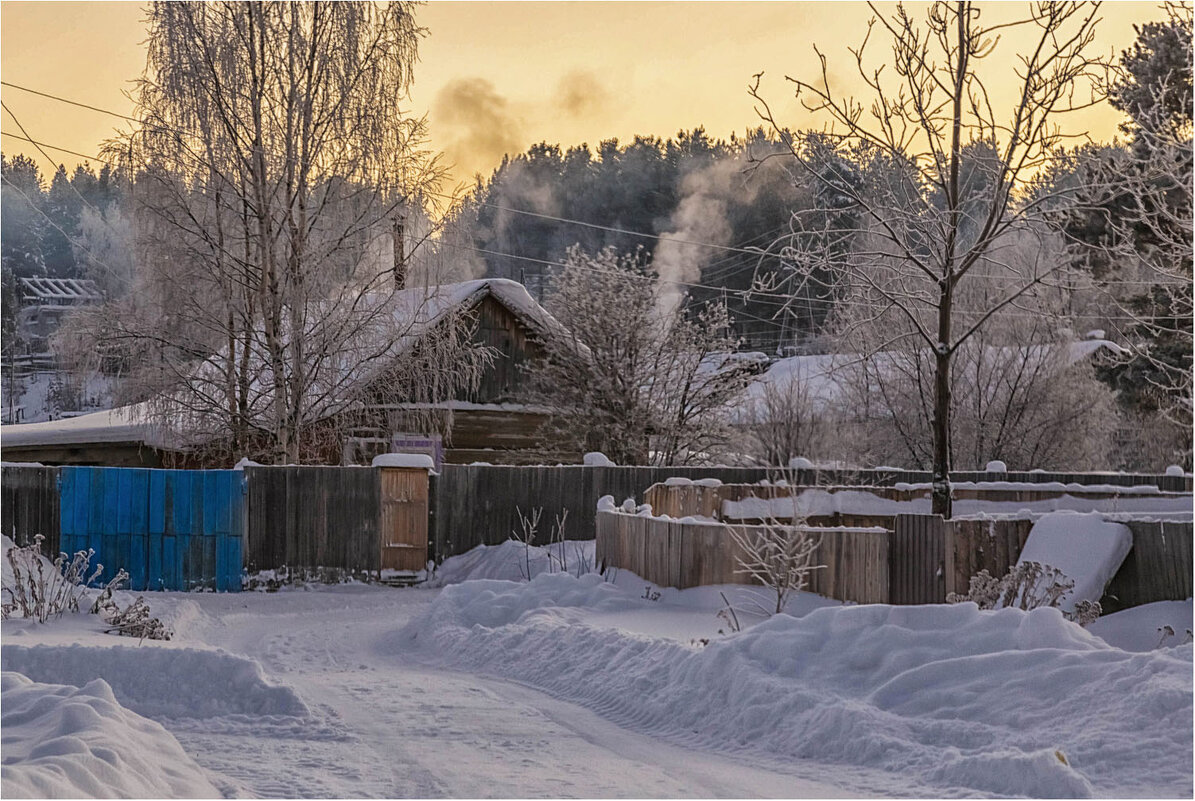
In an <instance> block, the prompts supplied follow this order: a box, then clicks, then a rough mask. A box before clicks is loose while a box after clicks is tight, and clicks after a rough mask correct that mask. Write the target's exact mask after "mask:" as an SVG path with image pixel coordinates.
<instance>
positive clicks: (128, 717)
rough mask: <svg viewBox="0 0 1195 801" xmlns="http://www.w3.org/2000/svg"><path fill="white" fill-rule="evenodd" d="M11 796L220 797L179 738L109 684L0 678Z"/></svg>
mask: <svg viewBox="0 0 1195 801" xmlns="http://www.w3.org/2000/svg"><path fill="white" fill-rule="evenodd" d="M0 705H2V706H3V710H4V711H3V715H2V716H0V727H2V728H3V731H4V765H3V767H2V768H0V792H3V794H4V796H5V797H6V798H84V797H90V798H217V797H219V795H220V792H219V791H218V790H217V789H216V788H215V787H214V786H213V785H212V784H211V782H209V781H208V780H207V778H205V776H204V774H203V771H202V769H200V767H199V766H198V765H196V764H195V763H194V762H193V761H192V760H191V758H190V757H189V756H187V754H186V752H185V751H183V749H182V746H180V745H179V743H178V740H176V739H174V737H173V735H171V734H170V732H168V731H166V729H164V728H162V726H161V725H160V724H158V723H155V722H153V721H152V720H146V719H145V718H143V717H141V716H140V715H137V714H136V713H134V712H131V711H129V710H128V709H125V708H124V707H122V706H121V705H120V703H118V702H117V700H116V698H115V697H114V696H113V693H112V689H111V687H109V686H108V685H107V684H106V683H105V682H103V681H100V680H96V681H92V682H89V683H87V684H85V685H84V686H83V687H64V686H60V685H51V684H39V683H36V682H33V681H31V680H30V679H28V678H27V677H25V676H22V675H21V674H19V673H12V672H8V671H5V672H4V673H3V674H2V676H0Z"/></svg>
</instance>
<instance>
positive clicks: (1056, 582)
mask: <svg viewBox="0 0 1195 801" xmlns="http://www.w3.org/2000/svg"><path fill="white" fill-rule="evenodd" d="M1074 588H1075V582H1074V581H1072V580H1071V579H1069V578H1067V577H1066V575H1065V574H1064V573H1063V572H1062V571H1061V570H1059V569H1058V568H1056V567H1051V566H1050V565H1043V564H1042V563H1041V562H1032V561H1026V562H1021V563H1020V564H1017V565H1013V566H1012V567H1011V568H1010V569H1009V571H1008V573H1006V574H1005V575H1004V576H1002V577H1001V578H994V577H993V576H992V574H991V573H989V572H988V571H987V570H981V571H979V573H977V574H976V575H974V576H972V577H971V585H970V587H969V588H968V590H967V592H966V594H960V593H957V592H952V593H950V594H949V595H947V596H946V603H950V604H957V603H965V602H968V601H969V602H971V603H974V604H976V605H977V606H978V607H979V608H980V609H1006V608H1014V609H1021V610H1024V611H1028V610H1030V609H1040V608H1042V607H1055V608H1056V607H1058V606H1059V605H1060V604H1061V603H1062V602H1063V600H1065V599H1066V597H1067V596H1068V595H1070V593H1071V591H1072V590H1073V589H1074ZM1102 611H1103V610H1102V609H1101V608H1100V604H1099V601H1079V602H1078V603H1077V604H1075V611H1074V612H1073V613H1068V612H1063V614H1064V615H1066V616H1067V618H1068V619H1070V620H1073V621H1075V622H1076V623H1078V624H1079V625H1080V626H1086V625H1087V624H1088V623H1091V622H1092V621H1093V620H1095V619H1096V618H1098V617H1099V616H1100V614H1101V613H1102Z"/></svg>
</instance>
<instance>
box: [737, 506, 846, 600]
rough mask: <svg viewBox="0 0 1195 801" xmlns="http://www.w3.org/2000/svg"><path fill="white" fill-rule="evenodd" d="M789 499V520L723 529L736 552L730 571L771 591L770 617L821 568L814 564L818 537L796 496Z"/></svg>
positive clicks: (770, 517) (772, 520) (770, 518)
mask: <svg viewBox="0 0 1195 801" xmlns="http://www.w3.org/2000/svg"><path fill="white" fill-rule="evenodd" d="M789 497H790V499H791V500H792V507H793V508H792V516H791V518H790V519H789V520H785V521H781V520H778V519H776V518H775V517H774V516H769V517H768V518H767V520H765V521H764V523H763V525H758V526H738V527H736V526H727V527H726V531H727V532H728V533H729V535H730V538H731V539H732V540H733V541H734V544H735V545H736V546H737V549H738V554H736V556H735V561H736V562H737V564H738V567H737V568H736V569H735V571H734V572H736V573H744V574H746V575H748V576H750V577H751V578H753V579H755V580H756V581H758V582H759V583H760V584H763V585H764V586H765V587H767V588H768V589H769V590H771V591H772V593H773V594H774V595H775V601H776V602H775V604H774V606H773V609H772V613H774V614H780V613H781V612H783V611H784V607H785V606H787V604H788V602H789V601H790V600H791V599H792V596H794V595H796V594H797V593H799V592H800V591H801V590H803V589H805V587H807V586H808V585H809V574H810V573H812V572H813V571H814V570H820V569H821V568H824V567H825V565H819V564H814V556H815V555H816V554H817V549H818V546H819V545H820V544H821V537H815V536H814V533H813V530H812V529H810V528H809V526H808V525H807V523H808V521H807V518H806V517H805V515H804V514H803V513H802V512H801V510H800V507H799V506H798V503H797V495H796V494H795V493H794V494H792V495H790V496H789Z"/></svg>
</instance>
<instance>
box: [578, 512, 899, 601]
mask: <svg viewBox="0 0 1195 801" xmlns="http://www.w3.org/2000/svg"><path fill="white" fill-rule="evenodd" d="M596 526H597V543H596V548H597V554H598V559H599V561H601V562H603V563H605V564H606V565H613V566H616V567H621V568H624V569H626V570H631V571H633V572H634V573H635V574H637V575H638V576H639V577H640V578H642V579H643V580H645V581H650V582H652V583H653V584H658V585H660V586H667V587H677V588H680V589H685V588H688V587H697V586H701V585H706V584H750V583H752V581H751V579H750V577H749V576H747V575H746V574H744V573H741V572H738V571H737V568H738V564H739V563H738V559H739V557H740V556H741V555H742V553H741V549H740V548H739V546H738V544H737V543H736V542H735V540H734V538H733V537H732V536H730V534H729V533H728V531H727V530H726V527H725V526H723V525H721V524H718V523H708V522H697V523H682V522H680V521H677V520H668V519H662V518H658V517H647V516H639V515H629V514H623V513H620V512H598V513H597V523H596ZM733 528H734V529H735V530H736V531H739V532H741V533H742V534H744V535H745V536H752V535H753V534H754V533H755V532H756V531H758V530H759V528H760V527H758V526H734V527H733ZM815 536H816V537H818V540H819V544H818V550H817V555H816V557H815V560H816V562H817V563H818V564H823V565H825V567H824V568H822V569H820V570H815V571H813V573H811V574H810V583H809V587H808V590H809V591H810V592H816V593H818V594H819V595H825V596H827V597H830V598H837V599H838V600H841V601H854V602H856V603H884V602H885V600H886V599H887V598H888V594H889V593H888V570H887V565H888V532H886V531H884V530H883V529H843V528H835V529H822V530H816V531H815Z"/></svg>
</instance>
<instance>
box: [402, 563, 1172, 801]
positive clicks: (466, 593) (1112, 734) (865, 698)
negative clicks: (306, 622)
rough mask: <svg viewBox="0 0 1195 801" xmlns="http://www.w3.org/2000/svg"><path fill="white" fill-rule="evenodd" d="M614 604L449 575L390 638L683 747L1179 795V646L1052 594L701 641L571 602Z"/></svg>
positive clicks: (561, 582)
mask: <svg viewBox="0 0 1195 801" xmlns="http://www.w3.org/2000/svg"><path fill="white" fill-rule="evenodd" d="M631 600H633V599H627V598H626V596H625V595H623V597H622V598H619V597H618V593H617V591H616V590H615V589H614V588H609V587H608V586H607V585H604V584H603V583H602V582H601V580H600V578H598V577H596V576H585V577H582V578H581V579H573V578H570V577H568V576H564V575H559V574H557V575H554V576H548V575H544V576H540V577H538V578H537V579H536V580H535V581H533V582H530V583H524V584H511V583H501V582H469V583H465V584H459V585H456V586H453V587H448V588H447V589H445V590H444V591H443V592H442V593H441V594H440V596H439V598H437V600H436V601H435V602H434V603H433V604H432V606H431V608H430V610H429V612H428V614H427V615H425V616H424V617H423V619H421V620H420V621H417V622H415V623H413V624H411V626H409V627H408V628H407V629H406V630H405V632H404V637H402V638H400V641H405V642H406V643H409V644H410V646H420V647H422V648H423V649H424V651H423V654H424V656H425V657H426V658H427V659H429V660H432V661H438V662H442V663H444V664H447V665H449V666H451V667H453V668H459V669H465V670H474V671H479V672H485V673H492V674H497V675H501V676H506V677H509V678H514V679H517V680H518V681H521V682H525V683H528V684H532V685H535V686H537V687H540V688H542V689H544V690H546V691H548V692H550V693H552V694H555V695H557V696H559V697H562V698H566V699H568V700H570V701H573V702H576V703H580V704H582V705H584V706H587V707H589V708H591V709H593V710H595V711H597V712H598V713H599V714H601V715H603V716H605V717H608V718H610V719H612V720H614V721H615V722H617V723H619V724H621V725H624V726H628V727H632V728H636V729H640V730H645V731H647V732H649V733H652V734H654V735H658V736H661V737H664V738H666V739H670V740H673V741H677V742H681V743H683V744H685V745H689V746H694V747H705V748H717V749H723V750H725V749H732V750H740V751H743V752H747V753H750V752H764V753H767V754H769V755H772V756H775V757H779V758H784V759H802V758H808V759H817V760H823V761H829V762H838V763H844V764H850V765H859V766H866V767H871V768H879V769H885V770H890V771H893V772H899V773H901V774H913V775H915V776H916V777H917V778H918V779H921V780H924V781H925V782H928V783H931V784H934V785H936V786H941V787H961V788H966V789H967V790H969V791H978V792H984V793H995V794H1000V795H1035V796H1047V797H1072V796H1089V795H1092V794H1094V793H1096V792H1098V793H1100V794H1102V795H1107V794H1112V795H1116V794H1126V795H1140V794H1149V795H1184V796H1186V795H1190V794H1191V792H1192V780H1191V768H1190V766H1191V760H1192V740H1191V728H1192V682H1191V675H1192V650H1191V647H1190V646H1182V647H1179V648H1174V649H1169V650H1168V651H1166V652H1154V653H1148V654H1131V653H1128V652H1125V651H1122V650H1119V649H1115V648H1112V647H1110V646H1108V645H1106V644H1105V643H1104V642H1103V641H1102V640H1100V639H1098V638H1096V637H1094V636H1093V635H1091V634H1089V633H1088V632H1086V631H1084V630H1083V629H1081V628H1079V627H1078V626H1076V625H1074V624H1072V623H1069V622H1068V621H1066V620H1065V619H1064V618H1063V617H1062V615H1061V613H1060V612H1059V611H1058V610H1056V609H1040V610H1034V611H1032V612H1021V611H1019V610H1015V609H1004V610H997V611H993V612H980V611H979V609H978V608H977V607H976V606H975V605H973V604H959V605H954V606H915V607H890V606H879V605H876V606H847V607H828V608H820V609H816V610H814V611H812V612H810V613H809V614H808V615H806V616H804V617H802V618H793V617H789V616H787V615H780V616H776V617H773V618H771V619H770V620H767V621H765V622H763V623H760V624H759V625H757V626H755V627H753V628H750V629H748V630H746V631H744V632H742V633H740V634H737V635H734V636H731V637H728V638H725V639H716V640H714V641H712V642H710V644H709V645H708V647H705V648H701V647H694V646H691V645H686V644H684V643H680V642H676V641H669V640H663V639H658V638H652V637H646V636H643V635H640V634H632V633H628V632H624V631H618V630H614V629H610V628H608V627H607V628H595V627H592V626H587V625H585V624H584V616H583V615H582V614H579V613H578V612H577V610H576V607H592V606H597V607H602V608H618V607H619V606H620V604H627V603H630V602H631ZM642 603H645V602H640V604H641V605H642ZM570 607H573V609H570ZM408 652H409V651H408ZM1127 732H1132V736H1126V733H1127ZM1056 751H1057V752H1060V753H1061V754H1062V755H1063V758H1064V759H1065V760H1066V761H1065V762H1064V761H1062V759H1059V757H1058V756H1057V755H1056V754H1055V752H1056Z"/></svg>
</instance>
